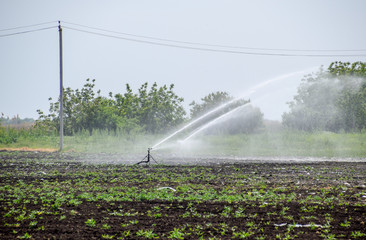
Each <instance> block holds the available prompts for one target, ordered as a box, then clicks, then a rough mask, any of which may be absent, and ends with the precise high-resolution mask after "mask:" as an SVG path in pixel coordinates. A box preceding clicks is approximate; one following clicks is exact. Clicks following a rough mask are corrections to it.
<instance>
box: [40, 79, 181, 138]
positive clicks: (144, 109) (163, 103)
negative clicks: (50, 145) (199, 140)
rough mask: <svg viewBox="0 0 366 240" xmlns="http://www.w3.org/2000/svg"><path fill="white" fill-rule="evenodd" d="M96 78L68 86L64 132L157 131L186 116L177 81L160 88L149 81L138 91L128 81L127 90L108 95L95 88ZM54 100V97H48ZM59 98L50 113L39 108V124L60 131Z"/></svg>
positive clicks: (65, 94)
mask: <svg viewBox="0 0 366 240" xmlns="http://www.w3.org/2000/svg"><path fill="white" fill-rule="evenodd" d="M94 88H95V80H89V79H87V80H86V84H85V85H84V87H83V88H82V89H81V90H79V89H76V90H73V89H71V88H66V89H65V90H64V103H63V106H64V133H65V135H73V134H75V133H78V132H81V131H84V130H87V131H88V132H89V134H90V135H92V133H93V130H96V129H98V130H108V131H109V132H114V133H115V132H116V131H117V130H122V131H124V132H126V133H130V132H139V131H146V132H148V133H158V132H163V131H166V130H169V129H170V128H172V127H175V126H176V125H178V124H180V123H182V122H183V120H184V115H185V111H184V109H183V107H182V106H181V103H182V102H183V99H182V98H179V97H178V96H177V95H176V94H175V93H174V92H173V88H174V85H173V84H172V85H170V87H169V88H168V87H167V86H166V85H164V86H163V87H160V88H158V86H157V84H156V83H154V84H153V85H152V87H151V88H150V90H148V84H147V83H145V84H143V85H142V86H141V87H140V89H139V90H138V93H133V92H132V89H131V88H130V86H129V85H128V84H127V85H126V93H125V94H120V93H118V94H115V95H114V96H113V93H109V97H103V96H101V95H100V90H99V91H97V92H95V90H94ZM49 100H50V101H52V99H51V98H50V99H49ZM59 105H60V103H59V101H57V102H54V103H52V102H51V103H50V109H49V112H50V114H48V115H46V114H44V113H43V112H42V111H41V110H38V113H39V120H38V121H37V124H38V125H42V126H46V128H48V129H54V130H57V131H59V121H60V119H59V112H60V106H59Z"/></svg>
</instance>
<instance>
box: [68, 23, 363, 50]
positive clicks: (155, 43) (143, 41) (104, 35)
mask: <svg viewBox="0 0 366 240" xmlns="http://www.w3.org/2000/svg"><path fill="white" fill-rule="evenodd" d="M63 28H65V29H70V30H73V31H78V32H83V33H88V34H93V35H98V36H103V37H109V38H115V39H121V40H126V41H132V42H139V43H145V44H152V45H158V46H166V47H174V48H182V49H190V50H199V51H208V52H221V53H232V54H245V55H259V56H283V57H356V56H357V57H361V56H366V53H364V54H300V53H298V54H291V53H269V52H250V51H234V50H228V49H217V48H216V49H215V48H202V47H195V46H185V45H177V44H172V43H163V42H155V41H150V40H141V39H134V38H128V37H122V36H116V35H110V34H105V33H100V32H95V31H89V30H84V29H80V28H75V27H68V26H63Z"/></svg>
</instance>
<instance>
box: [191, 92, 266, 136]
mask: <svg viewBox="0 0 366 240" xmlns="http://www.w3.org/2000/svg"><path fill="white" fill-rule="evenodd" d="M201 100H202V103H200V104H198V103H196V102H194V101H193V102H192V103H191V104H190V106H192V108H191V118H196V117H199V116H201V115H203V114H205V113H207V112H209V111H211V110H213V109H214V108H216V107H219V106H220V105H223V104H227V105H225V106H224V107H223V108H222V109H220V110H218V111H216V112H215V113H214V114H212V115H210V116H209V117H208V120H207V121H206V123H207V122H210V121H213V120H214V119H217V120H216V121H215V124H212V127H210V128H207V130H205V133H208V134H225V133H227V134H236V133H253V132H254V131H256V130H257V129H259V128H260V127H262V126H263V114H262V113H261V111H260V110H259V109H258V108H253V107H252V106H251V105H250V104H249V103H250V101H249V100H244V99H239V100H236V101H234V98H233V97H232V96H230V95H229V94H228V93H227V92H214V93H210V94H209V95H207V96H205V97H204V98H202V99H201ZM226 113H227V115H224V114H226Z"/></svg>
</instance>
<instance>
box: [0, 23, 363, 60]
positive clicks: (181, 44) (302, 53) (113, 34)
mask: <svg viewBox="0 0 366 240" xmlns="http://www.w3.org/2000/svg"><path fill="white" fill-rule="evenodd" d="M55 22H56V21H52V22H44V23H39V24H32V25H27V26H20V27H14V28H7V29H0V31H1V32H3V31H12V30H17V29H23V28H31V27H37V26H41V25H46V24H51V23H55ZM58 23H59V24H60V21H59V22H58ZM62 23H63V24H66V25H63V26H62V28H65V29H69V30H72V31H78V32H83V33H87V34H93V35H98V36H102V37H109V38H115V39H120V40H125V41H132V42H138V43H144V44H150V45H158V46H165V47H173V48H181V49H190V50H198V51H208V52H218V53H231V54H245V55H258V56H283V57H364V56H366V53H364V52H365V51H366V49H353V50H351V49H345V50H339V49H338V50H330V49H328V50H324V49H322V50H320V49H317V50H309V49H308V50H301V49H275V48H253V47H243V46H229V45H219V44H207V43H200V42H189V41H179V40H171V39H165V38H157V37H151V36H145V35H137V34H131V33H126V32H118V31H111V30H107V29H102V28H96V27H90V26H86V25H82V24H77V23H71V22H66V21H63V22H62ZM67 25H73V26H77V27H70V26H67ZM56 27H57V26H52V27H44V28H36V29H31V30H26V31H18V32H13V33H7V34H2V35H0V37H8V36H13V35H19V34H25V33H31V32H37V31H43V30H47V29H52V28H56ZM82 28H84V29H82ZM85 28H86V29H89V30H85ZM107 33H108V34H107ZM120 35H123V36H120ZM126 36H127V37H126ZM238 49H243V50H244V49H245V50H246V51H240V50H238ZM309 52H310V53H309ZM315 52H318V53H320V52H328V53H329V52H337V53H338V52H362V53H360V54H356V53H352V54H350V53H347V54H315Z"/></svg>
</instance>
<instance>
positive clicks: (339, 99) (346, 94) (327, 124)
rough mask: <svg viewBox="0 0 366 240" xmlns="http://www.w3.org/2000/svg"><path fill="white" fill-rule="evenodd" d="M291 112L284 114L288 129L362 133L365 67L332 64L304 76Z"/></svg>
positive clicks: (365, 111)
mask: <svg viewBox="0 0 366 240" xmlns="http://www.w3.org/2000/svg"><path fill="white" fill-rule="evenodd" d="M289 107H290V112H289V113H284V114H283V115H282V122H283V124H284V125H285V126H287V127H290V128H295V129H299V130H305V131H315V130H325V131H333V132H337V131H340V130H345V131H347V132H350V131H361V130H362V129H364V128H366V64H365V63H362V62H355V63H352V64H351V63H343V62H333V63H331V64H330V66H329V68H328V71H324V70H322V69H320V71H319V72H317V73H316V74H313V75H308V76H305V78H304V79H303V82H302V84H301V85H300V87H299V88H298V93H297V95H296V96H295V97H294V100H293V101H292V102H290V103H289Z"/></svg>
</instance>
